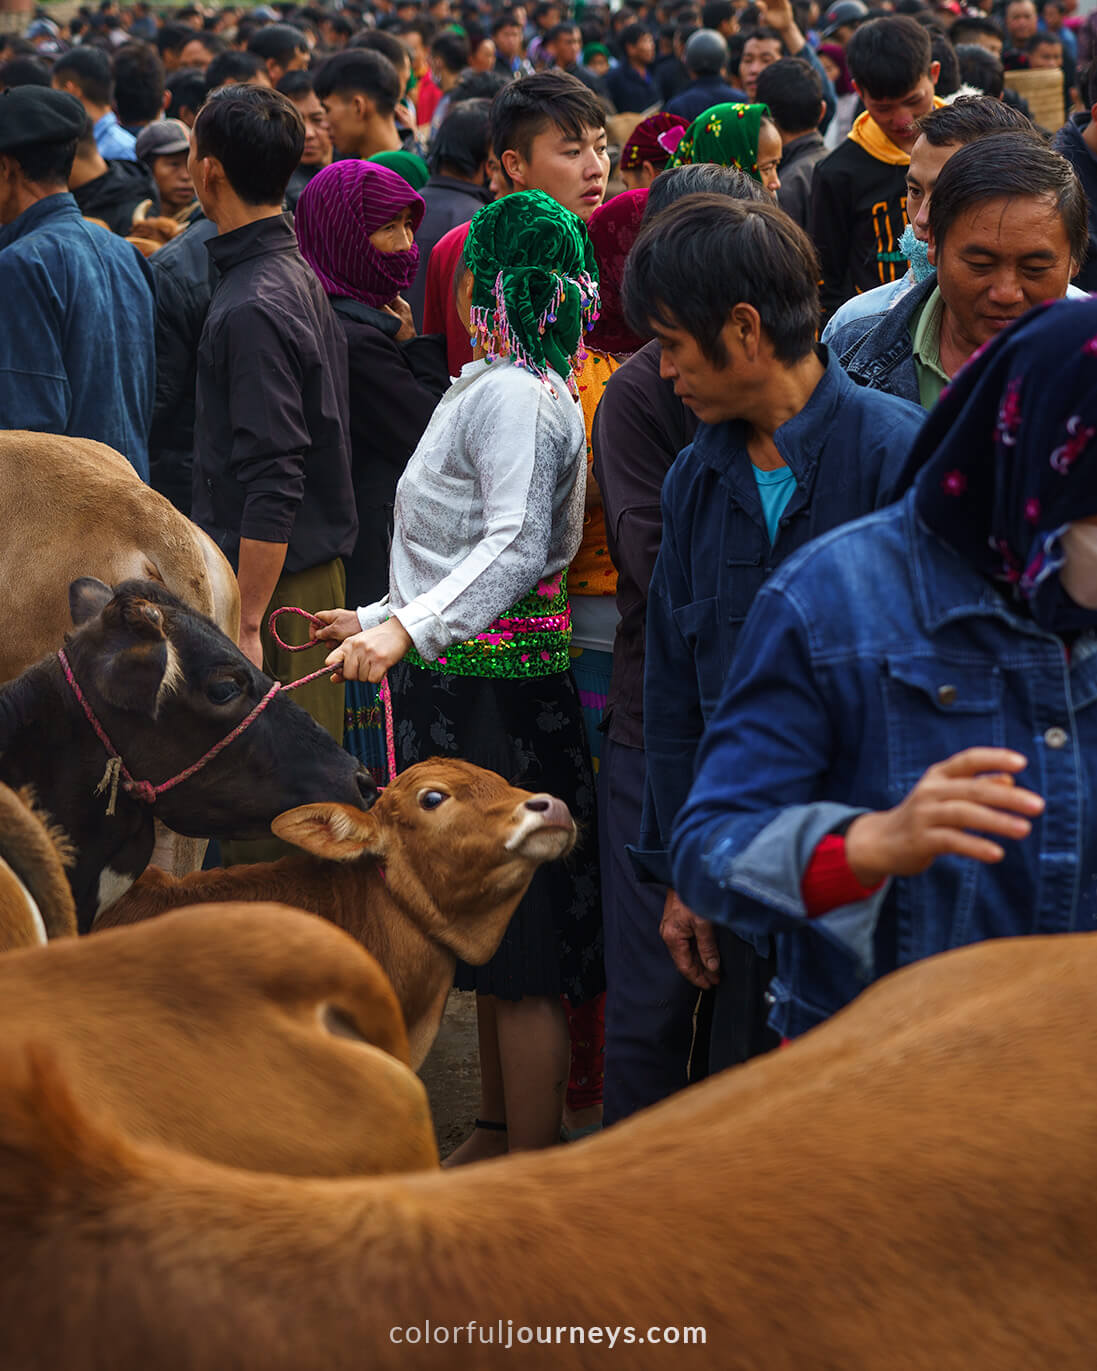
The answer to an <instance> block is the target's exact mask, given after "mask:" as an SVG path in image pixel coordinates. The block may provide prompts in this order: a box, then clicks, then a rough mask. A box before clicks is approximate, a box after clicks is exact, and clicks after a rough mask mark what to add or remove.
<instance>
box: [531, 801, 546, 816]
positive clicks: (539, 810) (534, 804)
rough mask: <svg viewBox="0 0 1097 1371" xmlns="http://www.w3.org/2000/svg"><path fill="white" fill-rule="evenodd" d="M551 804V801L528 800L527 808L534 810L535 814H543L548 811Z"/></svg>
mask: <svg viewBox="0 0 1097 1371" xmlns="http://www.w3.org/2000/svg"><path fill="white" fill-rule="evenodd" d="M549 804H550V801H549V800H527V801H526V808H527V809H532V810H533V812H534V814H543V813H544V812H545V810H546V809H548V807H549Z"/></svg>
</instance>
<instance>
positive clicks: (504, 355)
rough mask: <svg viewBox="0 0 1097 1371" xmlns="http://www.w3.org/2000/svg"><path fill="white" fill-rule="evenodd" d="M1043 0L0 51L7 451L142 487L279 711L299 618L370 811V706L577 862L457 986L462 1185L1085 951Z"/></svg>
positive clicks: (1075, 504)
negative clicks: (979, 943)
mask: <svg viewBox="0 0 1097 1371" xmlns="http://www.w3.org/2000/svg"><path fill="white" fill-rule="evenodd" d="M1075 4H1076V0H1044V3H1043V4H1042V5H1040V6H1039V7H1037V5H1036V4H1034V3H1033V0H1006V3H1004V5H1003V4H1001V3H999V2H997V0H995V2H994V3H992V2H991V0H980V6H979V7H978V8H976V7H969V8H964V7H963V5H962V4H961V3H960V0H932V2H929V0H896V3H895V4H894V5H893V4H891V3H885V4H882V5H881V6H880V7H879V8H878V9H875V10H870V9H869V8H868V7H867V6H866V5H865V4H863V3H862V0H836V3H834V4H833V5H832V6H831V7H830V9H829V10H827V11H826V12H825V13H820V10H819V6H818V4H817V3H816V0H757V3H746V2H745V0H705V3H703V4H701V5H697V4H695V3H694V0H627V2H626V3H625V4H624V5H623V6H621V7H618V8H616V9H613V10H612V11H611V10H609V9H608V8H606V7H605V6H603V5H601V4H592V3H586V4H583V3H578V4H576V6H575V10H574V12H573V11H572V10H571V8H570V7H569V6H568V4H566V3H565V0H537V3H536V4H535V5H534V6H532V8H529V9H527V7H526V6H525V5H513V6H511V5H506V6H505V7H500V6H499V5H498V4H495V3H493V0H466V3H463V4H458V3H455V0H365V2H361V3H360V2H359V0H354V2H353V3H347V4H344V5H342V6H341V7H340V8H338V9H321V8H317V7H301V6H298V5H296V4H293V3H280V4H278V5H276V6H274V7H273V8H272V7H269V6H266V5H262V6H259V7H258V8H255V9H251V10H245V9H243V8H238V7H231V6H226V7H224V8H219V9H212V8H205V7H203V6H201V5H198V4H187V5H185V6H183V7H182V8H178V9H175V10H172V11H166V12H164V13H162V14H156V13H154V12H153V11H152V9H151V8H150V6H149V5H148V4H147V3H144V2H143V0H137V2H136V3H134V4H132V5H131V6H129V7H126V8H121V9H120V8H119V5H118V4H117V3H116V0H102V3H101V4H100V6H99V8H98V9H96V10H94V11H92V10H89V9H84V8H82V9H81V10H80V11H79V12H78V15H77V17H76V18H74V19H73V20H72V21H71V22H70V23H69V24H67V25H59V24H58V23H56V22H54V20H52V19H50V18H49V17H48V16H46V15H44V14H43V15H42V16H41V17H38V18H36V19H34V21H33V22H32V23H30V25H29V27H28V28H27V29H26V32H25V35H23V36H19V37H12V36H8V37H6V38H0V91H2V92H3V93H2V94H0V294H2V296H3V298H4V300H5V304H6V309H5V320H4V324H3V326H2V327H0V426H3V427H4V428H11V429H24V428H25V429H34V430H38V431H43V432H49V433H56V434H68V435H73V436H80V437H87V438H94V439H98V440H100V441H102V442H105V443H108V444H110V445H111V446H112V447H114V448H116V449H118V450H119V451H120V452H121V453H123V454H124V455H125V456H126V457H127V458H128V459H129V461H130V462H131V463H132V465H133V467H134V468H135V470H136V471H137V472H138V474H139V475H140V476H141V477H142V478H143V479H145V480H147V481H149V482H150V484H151V485H152V486H153V487H154V488H155V489H156V490H157V491H159V492H160V493H161V494H162V495H164V496H165V497H166V498H167V499H169V500H170V501H171V502H172V503H173V504H174V505H175V506H176V507H177V508H179V509H180V510H181V511H182V512H183V513H185V514H187V515H188V516H189V517H191V518H192V519H193V520H194V521H195V522H196V523H197V524H198V525H200V527H202V528H203V529H204V530H205V531H206V532H207V533H208V534H209V535H210V536H211V537H212V538H213V539H214V540H215V541H216V542H217V544H218V546H219V547H220V548H221V549H222V551H223V552H224V553H225V555H226V557H227V558H228V559H229V561H230V562H231V564H232V566H233V569H234V570H235V572H236V576H237V580H238V582H239V587H240V599H241V647H242V649H243V650H244V652H245V653H246V654H247V656H248V657H249V658H250V659H251V660H252V661H253V662H255V663H256V664H257V665H264V666H265V668H266V670H267V671H269V672H270V673H271V674H272V675H273V676H275V677H279V678H281V679H283V680H288V679H290V678H292V677H295V676H297V675H299V674H300V670H299V667H298V665H297V663H296V662H295V661H294V659H292V658H291V657H290V656H289V655H287V654H286V653H285V651H284V649H283V648H282V646H280V644H279V643H278V642H276V641H275V640H274V639H273V638H272V637H271V635H270V632H269V630H268V628H267V618H268V616H269V614H270V613H271V611H272V610H273V609H276V608H278V607H281V606H284V605H295V606H299V607H301V608H303V609H305V610H306V611H308V613H309V614H310V615H312V616H313V623H312V626H311V627H309V626H308V625H307V624H306V623H305V622H304V621H303V620H300V621H297V622H298V629H299V632H298V635H297V638H296V640H295V643H294V645H300V644H302V643H305V642H308V641H313V642H315V643H316V644H317V645H318V647H322V648H323V649H324V650H326V651H327V652H328V654H329V655H328V656H327V663H328V665H329V666H330V668H331V672H332V679H331V680H318V681H316V682H314V683H312V684H311V685H310V686H308V687H306V688H304V689H302V690H301V691H299V692H298V695H297V697H296V698H297V699H298V700H299V701H300V702H301V703H302V704H303V705H304V707H306V708H307V709H308V710H309V711H310V713H312V714H313V716H314V717H315V718H316V719H317V720H318V721H319V722H320V723H322V724H323V725H324V727H325V728H327V729H328V730H329V731H330V732H331V733H332V734H333V735H334V736H335V737H336V738H339V739H341V740H342V741H343V742H344V744H345V746H346V747H347V748H348V749H350V750H352V751H354V752H355V753H356V755H358V756H360V757H361V758H362V759H363V760H365V761H366V762H367V763H368V764H369V765H371V766H373V767H375V768H377V771H378V776H379V778H380V779H383V767H384V748H383V719H382V714H383V710H382V707H381V704H380V701H379V696H378V685H379V683H380V682H382V680H384V681H387V683H388V693H389V696H390V698H391V707H392V714H393V721H394V736H395V748H396V760H397V765H398V767H400V768H403V767H405V766H408V765H410V764H412V763H413V762H415V761H418V760H422V759H424V758H426V757H429V756H431V755H453V756H460V757H463V758H465V759H467V760H469V761H472V762H475V763H478V764H480V765H482V766H484V767H488V768H490V769H492V770H495V771H497V772H500V773H501V774H503V775H504V776H505V777H506V778H507V779H508V780H511V781H514V782H515V783H517V784H520V785H522V786H524V787H526V788H528V789H530V790H533V791H544V792H550V793H552V794H555V795H558V796H560V797H562V798H563V799H565V800H566V802H567V803H568V805H569V806H570V808H571V811H572V813H573V815H574V817H575V818H576V820H577V821H578V823H579V825H580V829H581V835H582V837H581V842H580V844H579V846H578V848H577V850H576V852H575V853H574V854H573V856H572V857H571V858H570V859H569V860H568V861H567V862H564V863H558V864H554V865H550V866H548V867H545V868H543V869H542V870H541V871H540V872H539V873H538V875H537V876H536V877H535V879H534V881H533V883H532V885H531V887H530V890H529V893H528V895H527V896H526V897H525V898H524V899H523V901H522V903H521V905H520V906H519V909H518V911H517V913H516V915H515V917H514V919H513V921H512V923H511V925H510V928H509V929H508V932H507V934H506V936H505V938H504V941H503V944H502V946H501V947H500V949H499V951H498V953H497V954H496V955H495V957H494V958H493V959H492V960H491V962H490V963H489V964H488V965H487V966H485V967H471V966H464V965H462V966H460V967H459V969H458V974H457V982H456V983H457V985H458V986H459V987H462V988H464V989H467V990H475V991H476V992H477V1007H478V1023H479V1046H480V1066H481V1108H480V1118H479V1119H478V1120H477V1123H476V1127H475V1129H474V1130H473V1133H472V1135H471V1136H470V1137H469V1138H468V1139H467V1140H466V1141H465V1142H464V1143H463V1144H462V1146H461V1147H460V1148H459V1149H458V1150H457V1153H456V1154H455V1156H454V1157H453V1158H452V1159H451V1160H452V1161H453V1162H454V1163H460V1162H464V1161H470V1160H475V1159H477V1158H480V1157H484V1156H490V1155H495V1154H498V1153H500V1152H504V1151H507V1150H518V1149H522V1148H529V1147H541V1146H547V1145H549V1144H551V1143H552V1142H554V1141H556V1140H557V1139H558V1138H560V1137H561V1136H565V1137H569V1136H578V1135H580V1134H581V1133H583V1132H584V1131H586V1130H588V1129H591V1128H595V1127H599V1126H601V1125H603V1124H612V1123H613V1122H615V1121H617V1120H620V1119H622V1118H624V1117H627V1116H628V1115H630V1114H632V1113H634V1112H635V1111H637V1110H639V1109H641V1108H643V1107H645V1106H647V1105H650V1104H653V1103H655V1102H657V1101H658V1100H660V1099H662V1098H664V1097H666V1096H667V1095H669V1094H671V1093H672V1092H674V1091H676V1090H679V1089H681V1088H683V1087H684V1086H686V1085H687V1084H688V1083H689V1082H690V1081H691V1080H696V1079H699V1078H700V1077H702V1076H704V1075H705V1074H707V1073H709V1072H712V1071H716V1070H719V1069H721V1068H723V1067H725V1066H728V1065H731V1064H734V1063H736V1062H741V1061H743V1060H745V1059H747V1058H749V1057H751V1056H753V1055H755V1054H758V1053H760V1052H764V1051H767V1050H769V1049H771V1048H774V1047H777V1046H778V1045H779V1044H780V1043H781V1042H782V1040H786V1039H790V1038H793V1037H795V1036H797V1035H798V1034H800V1033H802V1032H804V1031H806V1030H807V1029H808V1028H810V1027H811V1026H812V1025H813V1024H815V1023H818V1022H819V1021H820V1020H821V1019H823V1018H825V1017H827V1016H829V1015H830V1014H832V1013H834V1012H836V1011H837V1010H839V1009H841V1008H842V1007H843V1006H844V1005H845V1004H847V1003H848V1002H849V1001H850V1000H851V999H853V998H854V997H855V996H856V995H857V994H858V993H859V992H860V990H861V989H863V988H864V986H865V985H867V984H868V983H870V982H871V981H872V980H873V979H875V978H877V977H879V976H881V975H883V974H885V973H886V972H887V971H889V970H892V969H894V968H896V967H899V966H901V965H904V964H905V963H907V962H910V961H912V960H915V959H917V958H921V957H925V956H929V955H931V954H933V953H936V952H940V951H944V950H946V949H947V948H949V947H952V946H956V945H960V944H963V943H968V942H972V941H975V940H978V939H982V938H988V937H996V936H1003V935H1007V934H1018V933H1033V932H1060V931H1068V930H1079V929H1093V928H1094V927H1097V894H1095V892H1097V838H1095V836H1094V833H1093V831H1092V830H1090V829H1089V827H1088V822H1087V820H1088V810H1089V808H1090V806H1091V803H1092V796H1093V793H1094V788H1095V787H1097V762H1095V761H1094V760H1093V759H1091V757H1090V755H1089V753H1088V743H1089V742H1090V741H1093V742H1094V743H1095V744H1097V704H1095V703H1094V702H1095V701H1097V676H1095V674H1094V673H1095V672H1097V666H1095V665H1094V664H1095V663H1097V651H1095V650H1094V643H1095V642H1097V639H1095V638H1094V636H1093V635H1094V632H1095V631H1097V531H1095V529H1097V480H1095V479H1094V475H1093V473H1091V472H1090V463H1091V462H1093V461H1094V460H1095V458H1097V387H1095V385H1094V381H1095V379H1097V305H1095V304H1087V303H1084V302H1083V301H1084V298H1085V297H1086V295H1087V294H1088V292H1089V291H1090V290H1091V289H1097V252H1095V251H1094V247H1095V244H1097V61H1094V60H1093V59H1094V58H1095V57H1097V25H1095V24H1094V23H1092V22H1091V21H1089V20H1086V21H1082V20H1081V19H1080V18H1079V17H1078V16H1076V15H1075V14H1074V13H1073V10H1074V8H1075ZM1011 72H1043V73H1045V74H1046V75H1045V78H1041V80H1042V86H1041V88H1042V89H1043V90H1044V91H1045V92H1046V91H1047V90H1051V91H1052V92H1053V95H1054V97H1055V98H1054V99H1053V101H1052V106H1053V107H1054V108H1055V109H1056V110H1058V106H1059V105H1061V107H1062V109H1061V113H1062V117H1061V120H1057V121H1056V127H1052V128H1047V127H1041V126H1040V124H1039V123H1038V122H1037V120H1036V119H1035V118H1034V116H1033V112H1032V110H1031V109H1030V108H1029V106H1028V105H1027V104H1026V100H1025V97H1024V96H1023V95H1022V94H1021V93H1019V89H1013V88H1012V87H1011V84H1010V81H1009V73H1011ZM1026 89H1027V90H1028V91H1029V93H1030V94H1031V91H1032V90H1033V89H1034V88H1033V87H1031V86H1030V87H1027V88H1026ZM1087 192H1088V196H1087ZM1067 297H1077V298H1071V299H1068V298H1067ZM1049 302H1056V303H1049ZM1059 302H1062V303H1059ZM290 636H291V641H293V640H292V635H290ZM445 798H446V797H445V796H444V795H441V794H440V793H438V792H427V793H426V794H425V795H424V796H423V797H422V799H421V803H423V804H425V805H426V804H429V805H434V804H440V803H444V801H445ZM224 855H225V858H226V859H227V860H257V859H259V858H260V857H262V856H265V855H269V850H268V848H267V847H266V846H264V845H248V846H247V848H246V850H244V849H243V848H241V849H240V850H237V849H236V847H235V846H234V848H233V849H232V850H231V851H226V853H225V854H224ZM427 859H428V858H426V857H425V860H427ZM603 1077H604V1079H603Z"/></svg>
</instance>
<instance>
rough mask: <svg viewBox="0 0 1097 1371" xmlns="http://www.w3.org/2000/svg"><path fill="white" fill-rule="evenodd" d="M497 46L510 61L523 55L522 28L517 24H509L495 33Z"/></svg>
mask: <svg viewBox="0 0 1097 1371" xmlns="http://www.w3.org/2000/svg"><path fill="white" fill-rule="evenodd" d="M495 47H496V50H497V51H498V53H499V56H500V57H505V58H506V59H507V61H508V62H511V61H513V60H514V58H515V57H520V56H521V55H522V30H521V29H520V28H519V27H518V25H517V24H507V25H505V26H504V27H503V28H501V29H500V30H499V31H498V33H496V35H495Z"/></svg>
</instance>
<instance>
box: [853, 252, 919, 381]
mask: <svg viewBox="0 0 1097 1371" xmlns="http://www.w3.org/2000/svg"><path fill="white" fill-rule="evenodd" d="M936 289H937V273H936V272H934V273H933V275H932V276H931V277H929V279H928V280H925V281H922V282H920V284H918V285H916V286H915V287H914V289H913V290H908V291H907V293H906V294H905V295H902V296H900V297H899V299H898V300H897V301H896V302H895V304H894V305H893V306H892V307H891V309H889V310H887V311H886V312H885V313H884V314H879V315H877V316H876V322H875V323H874V324H873V325H872V327H871V328H869V329H867V330H866V331H865V332H864V333H863V334H862V335H861V337H860V338H858V340H857V341H856V343H854V344H853V345H852V346H851V347H850V348H848V349H847V351H846V352H845V354H844V356H843V357H842V363H843V365H844V366H845V368H846V370H847V371H848V372H849V374H850V375H851V376H853V377H857V378H859V379H864V380H871V379H872V378H874V377H877V376H882V375H886V374H887V373H888V372H889V371H890V370H892V368H893V367H895V366H896V365H897V364H898V363H899V362H901V361H903V360H904V358H910V357H912V356H913V345H912V341H911V333H910V326H911V321H912V320H913V318H914V316H915V314H916V313H917V312H918V310H920V309H921V307H922V306H923V305H924V304H925V302H926V301H927V300H928V299H929V297H930V296H931V295H932V294H933V292H934V291H935V290H936Z"/></svg>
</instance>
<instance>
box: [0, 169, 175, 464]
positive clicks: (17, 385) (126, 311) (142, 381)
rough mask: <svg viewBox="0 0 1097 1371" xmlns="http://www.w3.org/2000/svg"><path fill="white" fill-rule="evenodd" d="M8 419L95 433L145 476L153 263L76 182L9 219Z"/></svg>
mask: <svg viewBox="0 0 1097 1371" xmlns="http://www.w3.org/2000/svg"><path fill="white" fill-rule="evenodd" d="M0 300H2V301H3V312H4V319H5V326H4V327H2V328H0V428H26V429H33V430H35V431H36V432H38V433H63V434H67V435H68V436H69V437H72V438H94V439H96V440H97V441H98V442H100V443H107V444H108V445H109V446H110V447H113V448H117V450H118V451H119V452H120V453H122V455H123V456H124V457H128V458H129V460H130V461H131V462H132V463H133V465H134V467H135V468H136V470H137V472H138V473H139V475H140V476H141V477H142V478H143V479H145V480H148V474H149V454H148V433H149V424H150V422H151V419H152V404H153V390H154V385H155V374H156V361H155V356H156V349H155V342H154V322H155V313H156V307H155V297H154V294H153V285H152V273H151V272H150V271H149V268H148V266H147V264H146V262H145V259H144V258H143V257H142V256H141V254H140V253H139V252H138V251H137V249H136V248H135V247H134V246H133V244H132V243H127V242H126V240H125V239H124V238H119V237H117V236H116V235H115V234H113V233H108V232H107V231H106V230H105V229H102V228H100V227H99V226H98V225H97V224H89V223H88V222H87V221H86V220H85V219H83V218H81V216H80V210H79V209H78V208H77V205H76V201H75V200H74V199H73V198H72V196H71V195H69V194H68V193H67V192H65V193H62V194H58V195H47V196H46V197H45V199H43V200H39V201H37V203H36V204H33V205H31V207H30V208H29V209H26V210H24V211H23V213H22V214H20V215H19V217H18V218H17V219H15V220H13V221H12V222H11V223H10V224H7V225H5V226H3V227H2V228H0Z"/></svg>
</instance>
